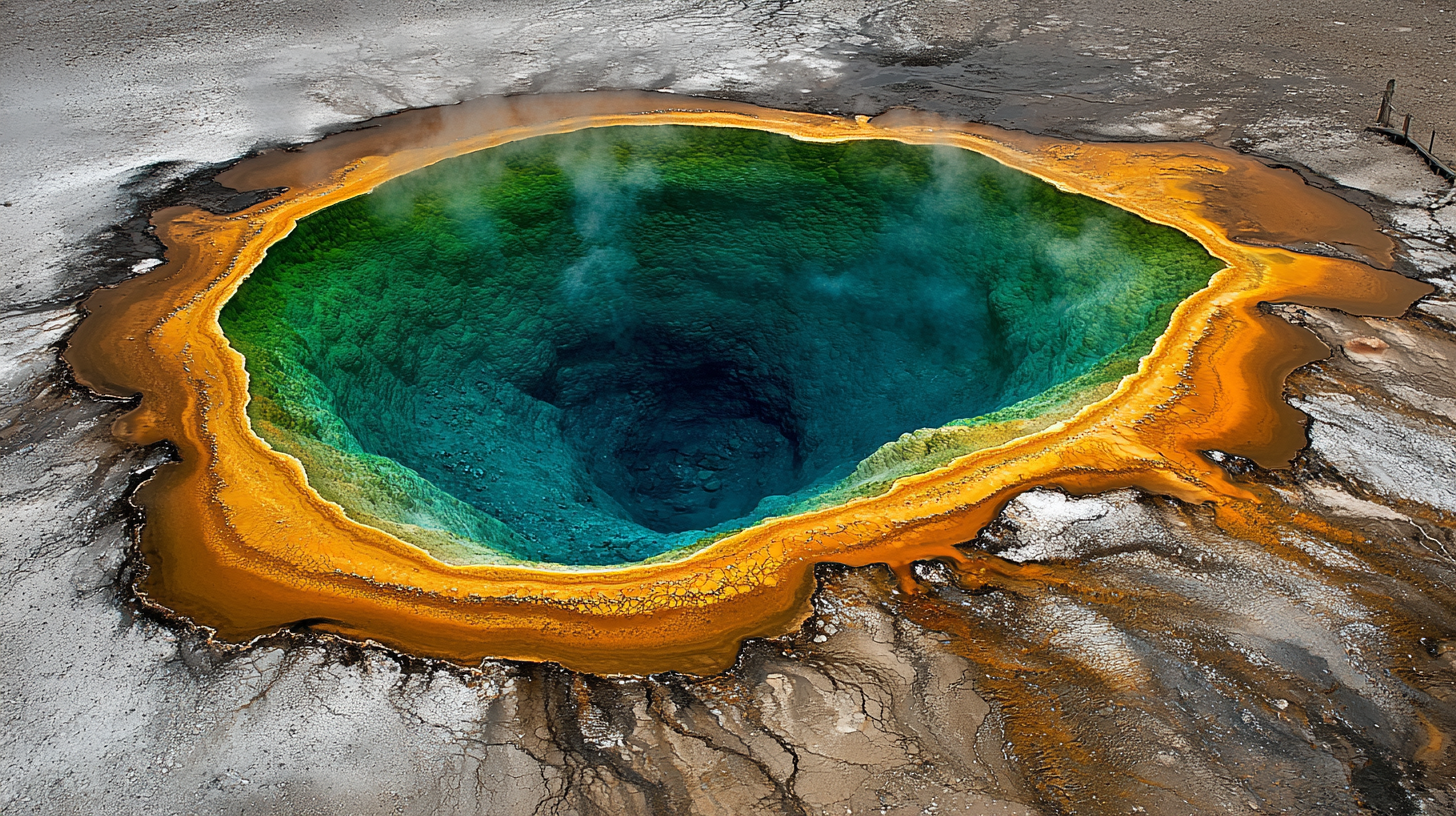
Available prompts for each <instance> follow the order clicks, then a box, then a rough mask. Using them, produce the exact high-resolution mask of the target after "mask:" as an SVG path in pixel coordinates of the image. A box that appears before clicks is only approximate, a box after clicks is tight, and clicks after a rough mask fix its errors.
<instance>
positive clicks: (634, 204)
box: [222, 126, 1218, 564]
mask: <svg viewBox="0 0 1456 816" xmlns="http://www.w3.org/2000/svg"><path fill="white" fill-rule="evenodd" d="M1217 268H1218V265H1217V264H1216V263H1214V262H1213V261H1212V259H1210V258H1209V257H1208V256H1207V254H1206V253H1204V251H1203V250H1202V248H1201V247H1199V246H1198V245H1197V244H1195V243H1193V242H1192V241H1190V240H1189V239H1187V238H1186V237H1184V236H1183V235H1181V234H1179V233H1177V232H1174V231H1172V230H1168V229H1166V228H1162V227H1157V226H1154V225H1151V224H1148V223H1147V222H1144V221H1142V220H1140V219H1138V218H1136V217H1134V216H1132V215H1129V214H1127V213H1125V212H1122V211H1119V210H1117V209H1115V208H1112V207H1110V206H1107V205H1104V204H1101V203H1099V202H1096V201H1092V200H1090V199H1087V198H1083V197H1078V196H1073V195H1068V194H1064V193H1060V192H1058V191H1056V190H1055V189H1053V188H1052V187H1050V186H1048V185H1046V184H1044V183H1042V182H1040V181H1038V180H1036V179H1033V178H1031V177H1028V176H1026V175H1023V174H1020V173H1017V172H1014V171H1011V170H1008V169H1006V168H1004V167H1001V166H1000V165H997V164H995V163H994V162H992V161H990V160H987V159H985V158H983V157H980V156H978V155H975V154H972V153H969V152H966V151H963V150H959V149H955V148H934V147H919V146H909V145H904V144H899V143H894V142H879V141H858V142H850V143H845V144H834V145H823V144H808V143H803V142H798V141H794V140H792V139H789V138H786V137H782V136H775V135H770V134H765V133H758V132H752V131H742V130H730V129H715V128H693V127H661V126H658V127H618V128H607V129H598V130H587V131H581V132H577V133H571V134H564V135H559V136H548V137H540V138H536V139H531V140H528V141H525V142H521V143H517V144H513V145H508V146H505V147H500V148H495V149H491V150H487V151H482V152H480V153H477V154H473V155H470V156H465V157H461V158H457V159H451V160H448V161H445V162H442V163H440V164H438V165H435V166H433V167H431V168H428V169H425V170H421V171H417V172H415V173H412V174H409V175H407V176H404V177H402V178H399V179H397V180H395V181H392V182H389V183H387V184H385V185H383V186H381V187H380V188H379V189H378V190H377V191H375V193H374V194H372V195H368V196H361V197H359V198H355V199H352V200H349V201H346V202H343V203H340V204H337V205H335V206H333V207H330V208H328V209H326V210H324V211H322V212H320V213H318V214H316V215H313V216H311V217H309V218H307V219H305V220H304V221H302V222H301V223H300V224H299V226H298V228H297V229H296V230H295V231H294V233H293V234H292V235H290V236H289V237H288V238H286V239H284V240H283V241H281V242H279V243H278V244H276V245H275V246H274V247H272V248H271V249H270V251H269V254H268V257H267V259H266V260H265V261H264V263H263V264H262V265H261V266H260V267H259V268H258V269H257V270H256V271H255V272H254V273H253V274H252V276H251V277H250V278H249V279H248V280H247V281H246V282H245V284H244V285H243V286H242V288H241V290H240V291H239V293H238V294H237V295H236V297H234V299H233V300H232V301H231V302H230V303H229V304H228V305H227V307H226V308H225V310H224V313H223V316H222V324H223V327H224V330H225V332H226V333H227V336H228V337H229V339H230V341H231V342H232V343H233V344H234V346H235V347H237V348H238V349H239V350H240V351H242V352H243V354H244V355H245V356H246V358H247V364H248V370H249V373H250V375H251V378H252V379H251V386H250V390H251V392H252V398H253V401H252V403H251V405H250V409H249V412H250V416H251V418H252V421H253V423H254V427H255V428H256V429H257V430H258V431H259V433H260V434H261V435H262V436H263V437H264V438H265V439H267V440H268V441H269V442H270V443H272V444H274V445H275V447H278V448H280V449H282V450H285V451H288V452H290V453H293V454H294V455H296V456H298V457H299V458H300V459H301V460H303V462H304V464H305V467H306V468H308V472H309V477H310V482H311V483H312V484H314V486H315V487H316V488H317V489H319V490H320V492H321V493H323V494H324V495H325V496H326V497H328V498H331V499H333V500H335V501H339V502H340V503H341V504H343V505H344V506H345V508H346V510H348V511H350V512H351V513H353V514H354V515H356V517H362V519H361V520H366V521H369V522H370V523H373V522H374V521H380V522H381V523H385V524H387V525H394V526H392V527H389V529H391V530H392V531H394V532H397V533H399V532H400V531H401V530H403V531H404V532H403V533H400V534H401V535H405V537H407V538H408V537H409V536H411V535H414V536H415V538H414V540H416V541H417V543H421V542H423V544H422V545H423V546H427V547H429V546H432V544H431V542H432V541H434V542H436V543H438V540H440V537H441V536H443V537H444V538H446V539H448V540H449V541H451V542H453V543H452V544H451V545H450V548H453V549H451V553H452V554H451V555H450V557H451V558H454V559H455V560H461V559H464V560H469V556H468V552H467V553H466V555H461V550H462V548H463V549H464V550H465V551H468V550H469V548H471V547H478V548H480V550H481V552H491V551H494V552H497V553H503V554H505V555H506V556H508V557H512V558H519V559H523V560H528V561H548V562H555V563H562V564H607V563H620V562H625V561H633V560H638V559H641V558H644V557H649V556H652V555H655V554H658V553H661V552H665V551H668V550H671V549H674V548H676V547H680V546H683V545H685V544H690V543H691V542H693V541H696V540H699V539H701V538H702V537H704V536H706V535H709V534H711V533H712V532H713V531H714V530H723V529H730V528H733V527H739V526H743V525H745V524H747V523H750V522H751V521H752V520H753V519H755V518H759V517H761V516H763V515H764V514H766V513H773V512H782V511H783V509H784V508H787V507H789V506H790V505H791V504H792V503H793V502H794V501H796V500H803V499H805V498H806V497H809V496H812V495H814V494H815V493H816V492H819V491H822V490H823V489H824V488H825V487H827V486H829V485H831V484H833V483H834V482H835V481H836V480H839V479H842V478H844V477H845V476H846V475H847V474H848V473H849V472H850V471H852V470H853V469H854V467H855V465H856V464H857V463H858V462H859V461H860V460H861V459H862V458H863V457H865V456H866V455H867V454H869V453H871V452H873V451H874V450H875V449H876V448H877V447H878V446H880V445H881V444H883V443H886V442H889V441H891V440H894V439H896V438H897V437H898V436H899V435H900V434H902V433H904V432H907V431H911V430H914V429H917V428H921V427H931V426H938V425H941V424H944V423H946V422H949V421H952V420H958V419H966V418H973V417H977V416H979V415H982V414H985V413H987V412H990V411H993V410H995V409H998V408H1002V407H1004V406H1008V405H1012V404H1014V403H1017V402H1018V401H1021V400H1024V399H1026V398H1028V397H1033V396H1034V395H1036V394H1038V393H1040V392H1043V391H1045V390H1046V389H1048V388H1051V387H1053V386H1056V385H1057V384H1059V383H1063V382H1065V381H1067V380H1070V379H1072V378H1075V377H1078V376H1079V375H1085V374H1086V373H1087V372H1088V371H1090V370H1093V369H1094V368H1095V367H1096V366H1098V365H1104V364H1105V363H1106V361H1107V360H1108V359H1110V358H1113V357H1116V356H1118V355H1122V356H1123V357H1126V356H1127V355H1129V354H1140V353H1142V352H1143V351H1145V350H1146V346H1147V345H1148V344H1149V343H1150V342H1151V339H1152V338H1153V337H1155V336H1156V334H1157V333H1158V332H1160V331H1161V330H1162V328H1163V326H1164V325H1165V324H1166V321H1167V316H1168V313H1169V311H1170V310H1171V308H1172V305H1173V304H1176V303H1177V302H1178V301H1180V300H1181V299H1183V298H1184V297H1186V296H1187V294H1189V293H1190V292H1192V291H1194V290H1196V289H1198V288H1200V287H1202V286H1203V285H1204V284H1205V283H1206V282H1207V280H1208V276H1209V275H1210V274H1211V273H1212V272H1213V271H1214V270H1215V269H1217ZM415 474H418V476H416V475H415ZM419 477H422V478H419ZM437 494H445V495H437ZM457 500H458V501H457ZM416 530H421V531H425V532H421V533H418V534H416V533H415V532H414V531H416ZM431 531H433V532H431ZM431 536H434V538H431Z"/></svg>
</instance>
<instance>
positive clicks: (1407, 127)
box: [1400, 113, 1410, 139]
mask: <svg viewBox="0 0 1456 816" xmlns="http://www.w3.org/2000/svg"><path fill="white" fill-rule="evenodd" d="M1400 135H1402V136H1404V137H1406V138H1407V139H1409V138H1410V114H1409V113H1407V114H1406V115H1405V127H1403V128H1401V129H1400Z"/></svg>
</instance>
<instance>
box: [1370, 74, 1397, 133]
mask: <svg viewBox="0 0 1456 816" xmlns="http://www.w3.org/2000/svg"><path fill="white" fill-rule="evenodd" d="M1393 99H1395V80H1393V79H1392V80H1391V81H1389V82H1387V83H1385V96H1382V97H1381V98H1380V112H1379V113H1377V114H1376V115H1375V124H1377V125H1384V126H1386V127H1390V103H1391V100H1393Z"/></svg>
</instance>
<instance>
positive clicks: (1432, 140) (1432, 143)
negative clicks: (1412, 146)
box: [1426, 130, 1436, 156]
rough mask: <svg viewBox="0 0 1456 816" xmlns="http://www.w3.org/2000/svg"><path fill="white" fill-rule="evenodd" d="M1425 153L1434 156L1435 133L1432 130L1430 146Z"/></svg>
mask: <svg viewBox="0 0 1456 816" xmlns="http://www.w3.org/2000/svg"><path fill="white" fill-rule="evenodd" d="M1426 152H1427V153H1430V154H1431V155H1432V156H1434V155H1436V131H1434V130H1433V131H1431V144H1430V146H1429V147H1427V148H1426Z"/></svg>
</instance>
